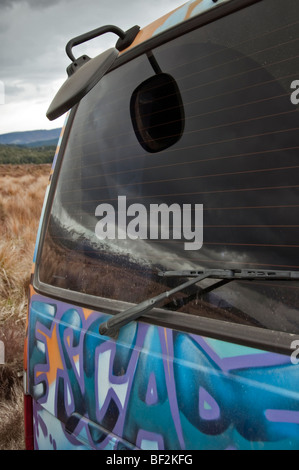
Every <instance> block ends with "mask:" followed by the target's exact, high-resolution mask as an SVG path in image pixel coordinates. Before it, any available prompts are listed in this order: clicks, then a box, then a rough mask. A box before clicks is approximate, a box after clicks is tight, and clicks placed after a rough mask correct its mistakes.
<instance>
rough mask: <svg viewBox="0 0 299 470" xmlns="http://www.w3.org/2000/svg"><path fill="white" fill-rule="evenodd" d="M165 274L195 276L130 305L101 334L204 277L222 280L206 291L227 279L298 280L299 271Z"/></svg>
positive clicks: (109, 332)
mask: <svg viewBox="0 0 299 470" xmlns="http://www.w3.org/2000/svg"><path fill="white" fill-rule="evenodd" d="M159 275H160V276H162V277H192V279H191V280H189V281H186V282H184V283H183V284H179V285H178V286H177V287H174V288H173V289H171V290H169V291H166V292H162V294H159V295H156V296H155V297H152V298H150V299H148V300H144V301H143V302H140V303H139V304H137V305H134V306H133V307H130V308H128V309H126V310H124V311H123V312H120V313H118V314H116V315H115V316H114V317H112V318H110V319H109V320H108V321H106V322H104V323H102V324H101V325H100V327H99V332H100V334H101V335H106V336H111V337H113V336H115V335H116V334H117V332H118V330H119V329H120V328H121V327H123V326H124V325H126V324H127V323H129V322H131V321H133V320H136V319H137V318H139V317H141V316H142V315H143V314H144V313H147V312H149V311H150V310H152V309H153V308H154V307H157V306H158V305H160V304H161V303H163V301H164V300H165V299H168V298H169V297H171V296H172V295H174V294H176V293H177V292H180V291H182V290H184V289H186V288H188V287H190V286H192V285H194V284H197V283H198V282H200V281H203V280H204V279H207V278H209V279H221V281H219V282H217V283H215V284H214V285H213V286H210V287H208V288H205V289H202V291H201V294H203V293H206V292H208V291H210V290H212V289H215V288H217V287H220V285H223V284H225V283H227V282H231V281H234V280H249V281H252V280H259V281H271V280H273V281H277V280H284V281H288V280H289V281H296V280H297V281H298V280H299V271H275V270H255V269H208V270H190V271H165V272H159Z"/></svg>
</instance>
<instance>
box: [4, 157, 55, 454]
mask: <svg viewBox="0 0 299 470" xmlns="http://www.w3.org/2000/svg"><path fill="white" fill-rule="evenodd" d="M49 173H50V165H0V340H1V341H3V343H4V346H5V365H0V449H1V450H4V449H9V450H11V449H22V448H23V390H22V380H21V378H20V377H21V374H22V370H23V348H24V334H25V321H26V314H27V307H28V286H29V281H30V274H31V268H32V258H33V252H34V246H35V239H36V233H37V228H38V223H39V218H40V214H41V210H42V204H43V199H44V194H45V190H46V186H47V184H48V179H49Z"/></svg>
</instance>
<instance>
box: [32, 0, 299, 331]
mask: <svg viewBox="0 0 299 470" xmlns="http://www.w3.org/2000/svg"><path fill="white" fill-rule="evenodd" d="M298 46H299V10H298V8H297V7H296V5H295V2H293V1H286V2H281V0H265V1H263V2H258V3H257V4H255V5H253V6H251V7H248V8H245V9H243V10H241V11H238V12H236V13H234V14H231V15H229V16H226V17H223V18H220V19H218V20H217V21H214V22H213V23H211V24H208V25H206V26H204V27H201V28H199V29H197V30H194V31H192V32H189V33H187V34H185V35H183V36H180V37H178V38H176V39H175V40H172V41H170V42H168V43H165V44H164V45H162V46H159V47H157V48H156V49H154V50H153V51H151V55H149V54H144V55H141V56H139V57H137V58H135V59H133V60H131V61H130V62H128V63H125V64H124V65H122V66H120V67H118V68H115V69H114V70H113V71H111V72H110V73H109V74H107V75H106V76H105V77H103V79H102V80H101V81H100V82H99V83H98V85H97V86H95V87H94V88H93V90H91V91H90V92H89V94H88V95H87V96H86V97H84V98H83V99H82V101H81V103H80V105H79V107H78V110H77V112H76V116H75V118H74V121H73V124H72V129H71V131H70V135H69V138H68V142H67V146H66V149H65V152H64V155H63V159H62V163H61V168H60V174H59V178H58V183H57V187H56V191H55V196H54V199H53V202H52V209H51V213H50V214H49V218H48V225H47V231H46V235H45V239H44V243H43V247H42V252H41V257H40V260H39V279H40V281H41V282H43V283H45V284H49V285H51V286H54V287H57V288H63V289H68V290H71V291H76V292H82V293H83V294H85V295H86V294H87V295H92V296H98V297H104V298H109V299H115V300H121V301H126V302H133V303H137V302H140V301H142V300H145V299H147V298H149V297H151V296H153V295H156V294H158V293H160V292H162V291H164V290H165V289H168V288H169V287H173V286H174V285H176V284H177V283H178V282H179V281H178V280H176V279H173V278H171V279H167V278H161V277H160V276H158V272H159V271H160V270H163V271H164V270H181V269H186V270H188V269H204V268H221V269H230V268H238V269H242V268H257V269H258V268H260V269H276V270H278V269H282V270H285V269H290V270H299V262H298V260H299V257H298V253H299V224H298V220H299V192H298V190H299V163H298V151H299V112H298V102H299V99H298V100H297V94H296V80H299V72H298ZM152 57H154V59H155V63H156V64H158V69H157V67H153V61H152V60H150V59H151V58H152ZM163 80H164V84H163ZM167 80H168V84H169V86H168V87H167ZM161 84H162V85H161ZM298 85H299V82H298ZM159 86H160V91H159V88H158V89H157V88H156V87H159ZM161 87H162V88H161ZM298 96H299V93H298ZM159 100H160V101H159ZM213 282H215V281H211V280H209V281H208V280H207V281H206V283H207V284H209V283H213ZM203 287H206V285H203ZM298 298H299V285H298V283H297V282H293V283H286V282H284V281H275V282H271V283H270V282H257V281H254V282H253V281H238V282H233V283H229V284H227V285H223V286H222V287H220V288H219V289H217V290H215V291H213V290H212V291H210V292H206V293H205V294H204V295H203V296H201V295H200V289H199V288H198V287H194V286H193V287H191V288H190V290H189V291H187V292H186V291H184V292H183V293H181V294H177V298H176V299H175V300H174V301H172V302H169V303H168V304H167V305H165V308H168V309H171V310H173V311H174V312H176V311H177V312H186V313H190V314H194V315H202V316H206V317H211V318H216V319H221V320H224V321H230V322H235V323H241V324H244V325H253V326H259V327H261V328H270V329H273V330H280V331H287V332H291V333H298V332H299V319H298Z"/></svg>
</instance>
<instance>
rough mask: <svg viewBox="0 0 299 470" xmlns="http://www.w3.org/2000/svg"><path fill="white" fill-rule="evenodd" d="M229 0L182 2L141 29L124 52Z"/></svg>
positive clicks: (190, 0) (191, 0)
mask: <svg viewBox="0 0 299 470" xmlns="http://www.w3.org/2000/svg"><path fill="white" fill-rule="evenodd" d="M229 1H231V0H189V2H187V3H184V4H182V5H181V6H180V7H178V8H176V9H175V10H172V11H170V12H169V13H167V14H166V15H164V16H162V17H161V18H159V19H157V20H156V21H154V22H153V23H150V24H149V25H148V26H145V27H144V28H143V29H141V30H140V31H139V33H138V35H137V36H136V38H135V40H134V41H133V43H132V44H131V46H129V47H128V48H127V49H125V51H123V52H126V51H128V50H129V49H132V48H133V47H135V46H137V45H139V44H141V43H143V42H145V41H147V40H148V39H150V38H152V37H153V36H156V35H158V34H161V33H162V32H164V31H166V30H167V29H170V28H173V27H175V26H177V25H178V24H180V23H182V22H184V21H187V20H189V19H190V18H193V17H194V16H198V15H201V14H203V13H205V12H206V11H208V10H211V9H212V8H215V7H217V6H219V5H220V4H222V3H227V2H229Z"/></svg>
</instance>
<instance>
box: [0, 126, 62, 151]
mask: <svg viewBox="0 0 299 470" xmlns="http://www.w3.org/2000/svg"><path fill="white" fill-rule="evenodd" d="M60 131H61V129H60V128H57V129H50V130H36V131H24V132H10V133H8V134H2V135H0V144H1V145H18V146H22V147H45V146H49V145H57V142H58V139H59V136H60Z"/></svg>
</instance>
